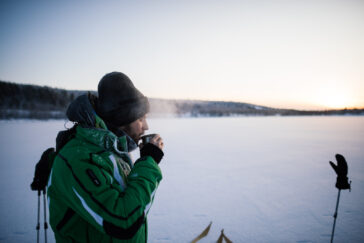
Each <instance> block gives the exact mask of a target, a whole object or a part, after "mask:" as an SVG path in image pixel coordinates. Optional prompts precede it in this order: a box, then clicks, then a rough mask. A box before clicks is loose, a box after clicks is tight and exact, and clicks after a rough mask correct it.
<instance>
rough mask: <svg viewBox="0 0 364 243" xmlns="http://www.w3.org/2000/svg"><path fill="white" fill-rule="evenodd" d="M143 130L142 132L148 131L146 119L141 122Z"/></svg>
mask: <svg viewBox="0 0 364 243" xmlns="http://www.w3.org/2000/svg"><path fill="white" fill-rule="evenodd" d="M143 130H144V131H146V130H149V126H148V122H147V119H144V120H143Z"/></svg>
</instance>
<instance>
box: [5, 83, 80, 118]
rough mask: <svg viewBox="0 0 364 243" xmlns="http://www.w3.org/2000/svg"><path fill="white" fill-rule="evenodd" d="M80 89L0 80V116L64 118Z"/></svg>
mask: <svg viewBox="0 0 364 243" xmlns="http://www.w3.org/2000/svg"><path fill="white" fill-rule="evenodd" d="M78 93H80V91H67V90H64V89H55V88H50V87H47V86H36V85H28V84H16V83H10V82H4V81H0V118H2V119H4V118H40V119H48V118H64V117H65V114H64V113H65V111H66V109H67V106H68V104H69V103H70V102H71V101H72V100H74V99H75V97H77V95H78Z"/></svg>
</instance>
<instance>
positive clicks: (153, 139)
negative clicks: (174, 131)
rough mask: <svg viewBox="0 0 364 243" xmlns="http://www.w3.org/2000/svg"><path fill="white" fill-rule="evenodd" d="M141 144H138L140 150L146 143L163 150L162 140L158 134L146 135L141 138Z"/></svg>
mask: <svg viewBox="0 0 364 243" xmlns="http://www.w3.org/2000/svg"><path fill="white" fill-rule="evenodd" d="M141 140H142V143H141V144H140V147H141V148H142V147H143V146H144V145H146V144H147V143H151V144H153V145H155V146H157V147H158V148H159V149H160V150H163V147H164V143H163V139H162V138H161V136H160V135H159V134H148V135H144V136H142V137H141Z"/></svg>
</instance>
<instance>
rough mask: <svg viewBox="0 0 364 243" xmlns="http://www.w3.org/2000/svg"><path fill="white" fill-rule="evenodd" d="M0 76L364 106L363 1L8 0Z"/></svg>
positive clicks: (302, 104)
mask: <svg viewBox="0 0 364 243" xmlns="http://www.w3.org/2000/svg"><path fill="white" fill-rule="evenodd" d="M0 36H1V39H0V44H1V45H0V79H1V80H5V81H12V82H20V83H32V84H39V85H48V86H52V87H59V88H66V89H91V90H96V87H97V84H98V81H99V80H100V78H101V77H102V75H104V74H105V73H107V72H110V71H115V70H116V71H122V72H124V73H126V74H127V75H128V76H129V77H130V78H131V79H132V80H133V82H134V83H135V85H136V87H138V88H139V89H140V90H141V91H142V92H143V93H144V94H145V95H147V96H149V97H158V98H179V99H182V98H187V99H204V100H229V101H241V102H249V103H255V104H260V105H267V106H273V107H283V108H304V109H309V108H324V107H338V108H343V107H352V106H357V107H359V106H360V107H364V45H363V43H364V1H361V0H356V1H355V0H342V1H336V0H330V1H323V0H312V1H310V0H304V1H299V0H297V1H295V0H290V1H273V0H271V1H261V0H256V1H230V0H225V1H202V0H194V1H172V0H169V1H168V0H165V1H154V0H153V1H152V0H149V1H138V0H133V1H96V0H95V1H4V0H2V1H0Z"/></svg>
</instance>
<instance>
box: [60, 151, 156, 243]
mask: <svg viewBox="0 0 364 243" xmlns="http://www.w3.org/2000/svg"><path fill="white" fill-rule="evenodd" d="M58 157H60V158H61V159H62V160H63V163H58V164H57V165H59V166H61V167H62V168H59V173H62V174H63V176H62V175H60V176H59V177H58V178H62V179H61V180H62V182H61V183H60V184H64V186H63V187H60V194H61V195H62V196H64V197H65V198H64V199H65V201H66V204H67V205H68V206H69V207H70V208H71V209H73V210H74V211H75V212H76V213H77V214H78V215H80V216H81V217H82V218H83V219H84V220H86V221H87V222H89V223H90V224H92V225H93V226H94V227H95V228H96V229H98V230H99V231H101V232H103V233H106V234H108V235H110V236H112V237H115V238H118V239H130V238H132V237H133V236H134V235H135V234H136V232H137V231H138V230H139V229H140V227H141V226H142V225H143V224H144V222H145V217H146V214H147V213H148V211H149V209H150V206H151V204H152V202H153V198H154V194H155V191H156V189H157V187H158V184H159V182H160V180H161V179H162V174H161V171H160V168H159V166H158V165H157V163H156V162H155V161H154V160H153V158H152V157H151V156H145V157H143V158H141V159H139V161H138V163H136V164H135V166H134V167H133V168H132V170H131V172H130V174H129V176H128V178H127V185H126V189H125V190H123V189H122V188H121V187H120V186H119V185H118V184H117V183H116V182H115V176H114V175H111V173H110V171H111V170H105V169H104V168H100V167H99V166H97V165H93V164H90V163H87V162H82V161H78V163H70V161H69V160H68V159H67V158H66V157H65V156H63V155H62V154H59V155H58ZM114 173H115V172H114ZM65 175H66V176H65ZM60 184H59V185H60Z"/></svg>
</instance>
